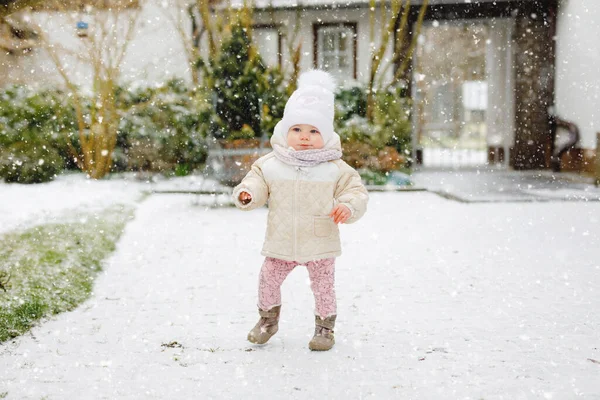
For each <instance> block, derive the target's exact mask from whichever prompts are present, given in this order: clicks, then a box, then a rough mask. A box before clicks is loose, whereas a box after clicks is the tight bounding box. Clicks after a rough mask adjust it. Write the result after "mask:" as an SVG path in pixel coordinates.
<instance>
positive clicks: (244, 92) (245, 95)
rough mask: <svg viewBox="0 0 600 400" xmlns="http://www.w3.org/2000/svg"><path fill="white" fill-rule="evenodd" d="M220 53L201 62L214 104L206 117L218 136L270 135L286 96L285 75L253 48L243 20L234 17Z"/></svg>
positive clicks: (249, 136) (208, 92)
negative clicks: (266, 63)
mask: <svg viewBox="0 0 600 400" xmlns="http://www.w3.org/2000/svg"><path fill="white" fill-rule="evenodd" d="M230 29H231V33H230V35H229V36H228V37H226V38H225V39H224V40H223V41H222V43H221V49H220V52H219V55H218V56H217V57H215V58H214V59H211V60H210V61H209V62H208V63H205V62H203V61H200V62H199V68H200V69H201V71H202V74H203V77H204V82H206V85H207V88H208V90H207V95H208V96H207V97H208V98H210V99H211V100H212V101H211V103H212V108H211V109H210V110H209V112H208V113H207V114H206V115H205V117H204V118H203V119H204V120H206V121H208V124H207V128H208V132H209V133H210V135H211V136H213V137H214V138H216V139H227V140H235V139H252V138H257V137H261V136H262V134H263V133H266V134H267V135H269V136H270V135H271V134H272V132H273V128H274V127H275V125H276V124H277V122H278V121H279V120H280V119H281V117H282V116H283V109H284V107H285V102H286V100H287V97H288V96H287V95H286V93H285V85H284V77H283V74H282V73H281V71H280V70H279V69H278V68H270V67H267V66H265V64H264V62H263V60H262V59H261V57H260V55H258V54H255V53H254V52H253V50H255V49H253V47H252V46H251V41H250V36H249V34H248V31H247V29H246V28H245V26H244V24H243V23H242V21H240V20H238V21H233V22H232V23H231V26H230Z"/></svg>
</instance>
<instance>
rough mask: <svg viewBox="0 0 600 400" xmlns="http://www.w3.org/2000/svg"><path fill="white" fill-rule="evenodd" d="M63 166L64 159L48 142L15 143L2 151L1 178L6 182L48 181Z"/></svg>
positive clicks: (0, 157) (0, 161)
mask: <svg viewBox="0 0 600 400" xmlns="http://www.w3.org/2000/svg"><path fill="white" fill-rule="evenodd" d="M63 168H64V160H63V159H62V157H61V156H60V154H59V153H58V151H57V150H56V149H55V148H53V147H51V146H50V145H48V144H47V143H46V144H45V143H43V142H30V141H28V142H19V143H13V144H11V145H9V146H8V148H6V149H5V150H3V151H2V152H0V178H4V180H5V181H6V182H17V183H42V182H48V181H51V180H52V179H54V177H55V176H56V175H57V174H58V173H60V171H62V169H63Z"/></svg>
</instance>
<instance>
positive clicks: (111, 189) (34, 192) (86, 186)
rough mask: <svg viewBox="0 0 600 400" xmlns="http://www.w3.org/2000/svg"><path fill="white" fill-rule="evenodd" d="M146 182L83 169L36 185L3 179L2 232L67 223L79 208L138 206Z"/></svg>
mask: <svg viewBox="0 0 600 400" xmlns="http://www.w3.org/2000/svg"><path fill="white" fill-rule="evenodd" d="M149 186H150V185H148V184H147V183H144V182H140V181H136V180H134V179H130V180H125V179H116V180H101V181H95V180H91V179H86V178H85V175H84V174H82V173H69V174H65V175H60V176H59V177H58V178H57V179H56V180H55V181H53V182H48V183H41V184H36V185H19V184H7V183H3V182H1V181H0V234H1V233H4V232H10V231H13V230H19V229H23V228H29V227H32V226H36V225H40V224H43V223H64V222H66V221H72V220H74V219H73V218H72V216H73V215H75V217H78V215H79V214H80V212H89V213H94V212H101V211H102V210H104V209H105V208H107V207H110V206H112V205H114V204H123V205H132V206H135V205H136V204H137V202H138V201H139V200H141V199H142V193H143V192H144V191H149Z"/></svg>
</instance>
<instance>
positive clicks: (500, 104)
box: [254, 0, 600, 171]
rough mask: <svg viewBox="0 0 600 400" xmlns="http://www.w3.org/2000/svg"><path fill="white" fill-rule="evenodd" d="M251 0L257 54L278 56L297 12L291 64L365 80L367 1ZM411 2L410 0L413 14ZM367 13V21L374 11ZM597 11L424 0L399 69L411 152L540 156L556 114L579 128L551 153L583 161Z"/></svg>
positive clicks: (589, 143) (588, 137) (546, 160)
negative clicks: (476, 96) (407, 68)
mask: <svg viewBox="0 0 600 400" xmlns="http://www.w3.org/2000/svg"><path fill="white" fill-rule="evenodd" d="M254 4H255V7H256V12H255V21H256V23H257V32H255V36H256V37H257V38H259V46H262V48H261V54H265V55H267V56H266V59H268V60H270V61H271V62H280V63H281V62H282V63H284V64H285V63H286V57H289V56H288V55H287V52H286V47H285V36H284V37H283V38H282V37H281V33H279V35H280V36H278V32H279V30H278V28H280V27H281V26H287V27H288V28H287V29H288V31H289V27H290V26H295V24H298V23H299V24H300V33H299V37H301V38H302V60H301V65H302V68H303V69H307V68H311V67H320V68H326V69H330V70H332V72H334V73H335V74H336V75H337V76H338V77H340V78H341V79H342V81H347V80H349V79H356V80H358V81H362V82H363V83H364V82H365V81H366V80H367V77H368V74H369V66H370V63H369V59H370V56H371V53H370V51H371V50H370V46H369V33H370V29H371V26H370V21H369V4H370V3H369V2H368V1H361V0H350V1H343V2H340V1H335V0H304V1H303V0H270V1H266V0H263V1H260V0H258V1H256V2H255V3H254ZM421 4H422V0H420V1H411V5H412V11H411V16H410V18H411V20H412V21H413V22H414V21H416V19H417V14H418V11H419V8H420V6H421ZM298 10H301V12H300V13H299V11H298ZM375 14H376V18H377V19H378V22H376V24H375V25H376V26H377V27H379V26H381V22H380V13H379V12H378V11H377V12H376V13H375ZM598 21H600V2H590V1H586V0H569V1H566V0H565V1H562V0H472V1H464V0H431V1H429V5H428V8H427V12H426V14H425V22H424V24H423V27H422V29H421V32H420V33H421V35H420V39H419V44H418V46H417V50H416V52H415V55H414V58H413V66H412V70H411V77H410V84H411V87H412V90H411V93H412V97H413V100H414V109H413V116H414V127H413V128H414V129H413V130H414V132H413V135H414V147H415V149H416V150H417V151H419V154H417V159H421V161H422V162H423V163H424V164H425V165H433V166H435V165H436V160H435V159H432V158H435V157H436V150H437V151H438V153H439V152H440V150H441V151H442V153H443V152H444V151H445V152H446V153H450V154H451V155H452V154H453V155H456V156H457V157H450V159H449V160H446V163H444V160H441V161H442V162H441V163H439V165H441V166H464V165H477V164H483V163H488V162H492V163H499V164H503V165H506V166H510V167H512V168H515V169H540V168H549V167H550V165H551V157H552V154H553V151H554V148H555V146H554V144H555V140H556V142H558V141H559V140H560V135H561V131H559V132H558V136H559V137H558V138H555V136H554V133H555V132H553V130H552V129H551V128H552V126H551V122H550V121H551V117H552V116H553V115H556V116H558V117H560V118H561V119H564V120H567V121H571V122H573V123H575V124H576V125H577V126H578V127H579V133H580V137H579V141H578V143H577V144H576V147H575V148H573V149H571V150H570V151H569V152H568V153H567V154H565V155H564V156H563V169H572V170H578V171H581V170H591V169H592V165H593V160H594V155H595V148H596V133H597V132H598V131H600V111H598V110H600V74H598V71H599V62H598V61H599V60H600V42H599V41H598V40H597V38H598V37H600V23H599V22H598ZM378 33H379V31H378V30H377V32H376V40H377V34H378ZM279 54H283V57H281V56H279V57H276V55H279ZM389 55H390V52H389V51H388V53H387V54H386V56H387V57H389ZM482 83H483V86H482ZM483 87H484V88H485V89H483ZM474 88H479V89H478V90H479V91H480V92H482V91H485V99H483V100H482V99H480V101H479V103H480V104H481V103H485V105H486V107H485V110H480V111H483V114H484V115H483V116H482V115H480V114H481V113H480V114H479V115H477V114H474V113H473V111H474V110H473V109H472V108H473V107H471V109H470V108H469V107H468V103H469V102H470V103H472V101H470V100H467V98H466V97H468V96H467V95H466V94H467V93H471V94H473V92H472V90H473V89H474ZM471 97H472V96H471ZM476 108H479V109H481V107H480V106H478V107H476ZM474 115H476V116H477V117H479V119H478V118H475V120H474V119H473V116H474ZM481 117H483V118H481ZM474 121H479V123H478V124H475V123H474ZM428 150H429V151H428ZM482 154H483V156H482ZM428 158H429V159H428ZM438 161H439V160H438Z"/></svg>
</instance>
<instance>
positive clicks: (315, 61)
mask: <svg viewBox="0 0 600 400" xmlns="http://www.w3.org/2000/svg"><path fill="white" fill-rule="evenodd" d="M326 28H346V29H348V28H349V29H350V31H351V32H352V44H351V46H352V47H351V48H352V61H350V62H351V63H352V64H351V68H352V78H353V79H356V77H357V65H358V33H357V31H358V29H357V28H358V24H357V23H356V22H321V23H313V66H314V68H319V31H320V30H321V29H326Z"/></svg>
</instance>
